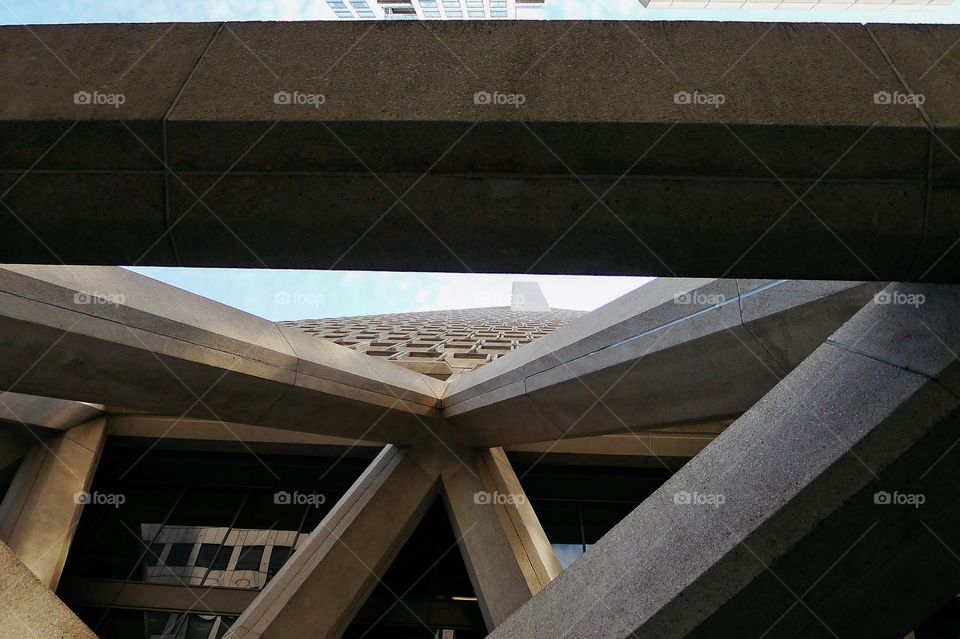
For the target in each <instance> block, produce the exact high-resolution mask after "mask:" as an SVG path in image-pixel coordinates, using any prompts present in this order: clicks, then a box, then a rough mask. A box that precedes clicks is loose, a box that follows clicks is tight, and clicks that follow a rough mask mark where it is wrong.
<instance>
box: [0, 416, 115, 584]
mask: <svg viewBox="0 0 960 639" xmlns="http://www.w3.org/2000/svg"><path fill="white" fill-rule="evenodd" d="M106 437H107V420H106V418H105V417H98V418H97V419H95V420H93V421H90V422H87V423H86V424H82V425H80V426H75V427H74V428H71V429H70V430H68V431H66V432H64V433H63V434H62V435H60V436H59V437H56V438H54V439H52V440H50V441H47V442H38V443H36V444H35V445H34V446H33V449H32V450H31V452H30V453H29V454H28V455H27V456H26V458H25V459H24V460H23V462H22V463H21V465H20V467H19V468H18V469H17V474H16V475H15V476H14V478H13V482H12V483H11V485H10V488H9V489H8V490H7V493H6V495H4V498H3V501H2V502H0V540H2V541H3V543H5V544H6V545H7V546H8V547H9V548H10V549H11V550H13V552H15V553H16V554H17V556H18V557H19V558H20V560H21V561H22V562H23V563H24V564H25V565H26V566H27V567H28V568H29V569H30V570H31V571H32V572H33V574H35V575H36V576H37V578H38V579H40V581H41V582H43V584H44V585H46V586H48V587H50V588H51V589H53V590H56V588H57V583H59V581H60V574H61V572H62V571H63V566H64V564H65V563H66V561H67V552H68V551H69V550H70V544H71V542H72V541H73V533H74V531H75V530H76V526H77V522H79V521H80V513H81V511H82V510H83V503H85V502H84V499H82V498H78V496H79V495H81V494H82V493H84V492H85V491H87V490H88V489H89V488H90V484H91V483H92V482H93V475H94V473H95V472H96V470H97V463H98V462H99V460H100V453H101V452H102V451H103V443H104V442H105V441H106Z"/></svg>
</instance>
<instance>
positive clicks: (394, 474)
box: [227, 446, 439, 639]
mask: <svg viewBox="0 0 960 639" xmlns="http://www.w3.org/2000/svg"><path fill="white" fill-rule="evenodd" d="M438 483H439V482H438V481H437V476H436V475H435V474H434V473H433V472H428V471H425V470H424V468H423V467H422V466H421V465H420V464H419V463H418V461H417V460H416V454H410V453H409V451H408V450H406V449H400V448H397V447H394V446H388V447H386V448H385V449H384V450H383V452H381V454H380V455H379V456H378V457H377V459H376V460H374V462H373V463H372V464H371V465H370V467H369V468H368V469H367V470H366V471H364V473H363V475H361V476H360V478H359V479H358V480H357V481H356V483H355V484H354V485H353V487H352V488H351V489H350V490H349V491H348V492H347V494H346V495H344V496H343V498H342V499H341V500H340V501H339V502H338V503H337V505H336V506H335V507H334V508H333V510H331V511H330V513H329V514H328V515H327V516H326V517H325V518H324V520H323V521H322V522H321V523H320V525H319V526H317V528H316V530H314V531H313V532H312V533H311V534H310V536H309V538H308V539H307V541H306V543H304V544H303V545H302V546H301V547H300V548H298V549H297V551H296V552H295V553H294V554H293V556H292V557H291V558H290V560H289V561H288V562H287V563H286V564H285V565H284V567H283V568H282V569H281V570H280V572H279V573H278V574H277V576H276V577H274V578H273V580H271V581H270V583H268V584H267V586H266V588H264V589H263V591H262V592H261V593H260V594H259V595H258V596H257V598H256V599H255V600H254V601H253V603H252V604H251V605H250V606H249V607H248V608H247V609H246V611H245V612H244V613H243V614H242V615H241V616H240V618H239V619H237V622H236V623H235V624H234V625H233V627H232V629H231V630H230V632H229V633H228V634H227V636H228V637H230V638H231V639H253V638H260V637H264V638H273V637H282V638H295V637H317V638H322V639H336V638H337V637H340V636H341V635H342V634H343V631H344V630H345V629H346V627H347V626H348V625H349V624H350V622H351V621H352V620H353V618H354V617H355V616H356V614H357V612H358V611H359V610H360V607H361V606H362V605H363V603H364V602H365V601H366V599H367V597H368V596H369V595H370V593H371V592H372V591H373V588H374V586H375V585H376V583H377V581H378V579H379V578H380V577H381V576H382V575H383V573H384V572H386V570H387V568H388V567H389V566H390V562H392V561H393V558H394V557H395V556H396V554H397V552H399V551H400V548H401V547H402V546H403V544H404V543H405V542H406V540H407V538H408V537H409V536H410V533H412V532H413V529H414V528H415V527H416V525H417V523H419V521H420V519H421V518H422V516H423V514H424V513H425V512H426V510H427V508H428V507H429V506H430V504H431V503H432V501H433V499H434V498H435V497H436V495H437V491H438ZM398 594H399V593H398Z"/></svg>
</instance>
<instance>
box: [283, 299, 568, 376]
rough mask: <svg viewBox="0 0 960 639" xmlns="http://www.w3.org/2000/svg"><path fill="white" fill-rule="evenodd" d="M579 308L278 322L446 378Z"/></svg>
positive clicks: (557, 324) (565, 318) (543, 330)
mask: <svg viewBox="0 0 960 639" xmlns="http://www.w3.org/2000/svg"><path fill="white" fill-rule="evenodd" d="M582 314H583V313H582V311H568V310H550V311H543V312H533V311H511V310H510V309H509V308H508V307H493V308H481V309H469V310H456V311H437V312H432V311H427V312H421V313H396V314H390V315H369V316H358V317H340V318H331V319H316V320H299V321H295V322H284V324H287V325H289V326H293V327H295V328H297V329H299V330H302V331H305V332H306V333H309V334H311V335H314V336H315V337H319V338H322V339H327V340H331V341H333V342H335V343H337V344H340V345H343V346H348V347H350V348H352V349H354V350H357V351H360V352H362V353H366V354H367V355H369V356H371V357H378V358H381V359H386V360H389V361H392V362H394V363H396V364H399V365H401V366H404V367H406V368H410V369H413V370H416V371H417V372H421V373H425V374H427V375H432V376H434V377H438V378H440V379H448V378H450V377H452V376H453V375H454V374H463V373H466V372H469V371H471V370H473V369H475V368H477V367H479V366H482V365H483V364H486V363H487V362H492V361H493V360H495V359H497V358H499V357H502V356H504V355H506V354H507V353H509V352H511V351H515V350H517V349H518V348H521V347H523V346H524V345H525V344H529V343H531V342H533V341H534V340H536V339H539V338H540V337H543V336H544V335H549V334H550V333H552V332H553V331H555V330H556V329H558V328H560V327H561V326H563V325H564V324H566V323H568V322H569V321H571V320H573V319H575V318H577V317H579V316H580V315H582Z"/></svg>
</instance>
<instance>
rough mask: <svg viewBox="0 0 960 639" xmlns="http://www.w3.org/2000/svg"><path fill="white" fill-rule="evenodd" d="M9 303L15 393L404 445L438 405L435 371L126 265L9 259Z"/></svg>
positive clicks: (6, 328) (2, 322)
mask: <svg viewBox="0 0 960 639" xmlns="http://www.w3.org/2000/svg"><path fill="white" fill-rule="evenodd" d="M0 306H2V311H0V349H2V350H3V352H4V353H5V358H4V364H3V365H2V366H0V387H3V388H5V389H6V390H15V391H18V392H27V393H32V394H37V395H46V396H52V397H58V398H63V399H75V400H83V401H95V402H100V403H103V404H111V405H117V406H124V407H127V408H131V409H141V410H147V411H151V412H160V413H164V414H172V415H182V416H188V417H196V418H202V419H214V420H223V421H227V422H240V423H246V424H252V425H261V426H269V427H275V428H284V429H295V430H304V431H308V432H313V433H321V434H327V435H333V436H341V437H349V438H352V439H369V440H373V441H390V442H401V443H403V442H408V441H411V440H412V439H413V438H414V437H415V436H416V435H417V434H419V433H420V432H422V423H421V420H423V419H429V418H432V417H436V415H437V414H438V410H437V404H438V403H439V399H438V396H439V392H440V390H441V389H442V388H443V383H442V382H439V381H438V380H435V379H432V378H429V377H425V376H423V375H419V374H417V373H414V372H412V371H408V370H405V369H403V368H401V367H398V366H394V365H392V364H389V363H387V362H381V361H378V360H375V359H373V358H370V357H366V356H364V355H363V354H362V353H357V352H355V351H352V350H350V349H348V348H346V347H342V346H339V345H337V344H333V343H332V342H328V341H325V340H318V339H314V338H312V337H311V336H309V335H307V334H305V333H302V332H300V331H295V330H292V329H289V328H287V327H282V326H278V325H277V324H275V323H273V322H270V321H267V320H264V319H261V318H259V317H256V316H254V315H250V314H248V313H244V312H242V311H239V310H237V309H234V308H230V307H229V306H225V305H223V304H219V303H217V302H213V301H211V300H208V299H205V298H203V297H200V296H198V295H194V294H192V293H188V292H186V291H182V290H180V289H177V288H175V287H172V286H168V285H166V284H162V283H160V282H157V281H155V280H152V279H150V278H147V277H144V276H141V275H138V274H136V273H132V272H130V271H127V270H125V269H119V268H113V267H51V266H45V267H31V266H19V267H15V266H8V267H6V268H3V269H2V270H0ZM134 371H135V372H136V374H133V372H134Z"/></svg>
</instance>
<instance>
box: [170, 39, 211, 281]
mask: <svg viewBox="0 0 960 639" xmlns="http://www.w3.org/2000/svg"><path fill="white" fill-rule="evenodd" d="M224 24H225V23H223V22H221V23H220V24H219V26H217V28H216V29H215V30H214V32H213V35H211V36H210V40H209V41H208V42H207V46H205V47H204V48H203V51H201V52H200V57H198V58H197V61H196V62H194V64H193V68H191V69H190V73H188V74H187V77H186V78H185V79H184V81H183V84H182V85H180V88H179V89H178V90H177V93H176V95H174V96H173V101H172V102H171V103H170V106H169V107H167V110H166V111H165V112H164V114H163V117H162V118H161V119H160V139H161V141H162V152H163V226H164V229H165V231H166V234H167V239H168V240H169V241H170V249H171V250H172V251H173V259H174V260H176V262H177V264H179V265H180V266H183V259H182V258H181V257H180V250H179V249H178V248H177V241H176V238H175V237H174V236H173V226H172V225H171V224H170V173H172V171H171V170H170V169H169V168H168V167H169V166H170V155H169V153H168V147H169V145H168V140H167V120H169V119H170V114H171V113H173V110H174V109H175V108H176V106H177V104H178V103H179V102H180V97H181V96H182V95H183V92H184V91H185V90H186V88H187V85H188V84H190V80H191V79H193V76H194V74H195V73H196V72H197V69H199V68H200V64H201V63H202V62H203V59H204V58H205V57H207V53H209V52H210V48H211V47H212V46H213V43H214V41H215V40H216V39H217V36H218V35H220V32H221V31H223V26H224Z"/></svg>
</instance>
